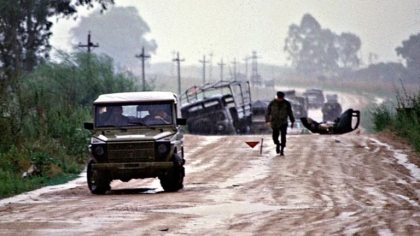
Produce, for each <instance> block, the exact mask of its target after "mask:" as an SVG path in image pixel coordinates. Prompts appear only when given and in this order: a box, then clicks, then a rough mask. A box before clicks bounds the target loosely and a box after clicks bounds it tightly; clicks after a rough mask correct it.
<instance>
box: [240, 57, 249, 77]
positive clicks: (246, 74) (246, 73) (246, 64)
mask: <svg viewBox="0 0 420 236" xmlns="http://www.w3.org/2000/svg"><path fill="white" fill-rule="evenodd" d="M249 59H251V57H249V56H248V55H246V56H245V58H244V59H242V60H244V61H245V79H246V80H247V81H248V61H249Z"/></svg>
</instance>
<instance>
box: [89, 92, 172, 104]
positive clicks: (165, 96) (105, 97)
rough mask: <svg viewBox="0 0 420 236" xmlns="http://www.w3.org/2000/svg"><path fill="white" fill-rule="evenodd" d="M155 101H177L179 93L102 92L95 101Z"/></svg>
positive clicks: (96, 102)
mask: <svg viewBox="0 0 420 236" xmlns="http://www.w3.org/2000/svg"><path fill="white" fill-rule="evenodd" d="M153 101H173V102H175V103H176V102H177V95H176V94H175V93H172V92H157V91H149V92H126V93H109V94H102V95H99V97H98V98H97V99H96V100H95V101H94V102H93V104H99V103H121V102H153Z"/></svg>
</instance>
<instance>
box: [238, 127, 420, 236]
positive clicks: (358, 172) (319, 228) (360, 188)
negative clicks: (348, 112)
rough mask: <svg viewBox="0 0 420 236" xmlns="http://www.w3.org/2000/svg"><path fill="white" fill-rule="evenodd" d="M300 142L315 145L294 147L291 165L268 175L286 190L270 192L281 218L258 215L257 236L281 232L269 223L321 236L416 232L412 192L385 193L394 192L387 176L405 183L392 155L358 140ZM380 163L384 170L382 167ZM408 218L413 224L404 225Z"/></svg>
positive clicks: (352, 137)
mask: <svg viewBox="0 0 420 236" xmlns="http://www.w3.org/2000/svg"><path fill="white" fill-rule="evenodd" d="M299 141H300V142H305V141H306V142H310V141H312V142H313V143H314V144H316V145H310V146H307V147H306V146H302V145H298V148H296V143H295V142H293V145H291V148H290V149H291V150H292V151H293V154H298V153H299V155H297V156H293V157H294V158H293V160H291V159H288V157H289V156H286V158H284V160H283V163H282V165H281V166H276V167H275V168H277V167H280V168H279V169H280V170H273V171H272V173H280V172H282V174H281V175H280V174H279V175H278V176H277V177H282V178H281V179H283V181H282V182H281V185H283V186H285V187H284V188H283V189H281V188H273V191H272V192H271V194H272V195H273V198H274V199H275V202H276V203H277V204H278V203H281V204H282V205H283V206H282V210H281V211H280V212H266V213H264V214H258V217H260V218H261V220H259V222H260V223H262V224H261V225H260V226H259V229H258V230H257V231H258V232H259V233H264V234H271V233H275V232H276V231H277V232H279V231H278V230H280V232H281V230H282V227H281V226H279V225H277V227H276V229H275V230H274V229H273V227H271V224H272V222H282V224H281V225H287V226H288V228H284V229H283V230H285V232H306V233H309V234H310V233H314V234H325V235H329V234H353V233H356V232H358V233H362V234H370V233H375V234H380V233H387V232H395V233H403V234H404V233H407V232H410V230H411V229H410V228H411V227H413V226H417V229H418V225H419V224H418V223H419V214H417V212H418V211H419V206H418V204H417V203H416V200H418V199H417V198H414V199H411V198H410V196H411V197H412V196H416V194H415V189H408V191H407V189H404V190H402V191H401V193H395V192H394V193H388V192H389V191H390V190H392V189H394V188H393V187H391V188H390V184H391V185H395V181H392V182H391V181H390V180H389V178H387V176H389V174H391V176H395V178H396V179H399V180H400V179H404V178H407V177H406V176H404V175H405V174H404V171H401V170H400V169H401V166H398V165H397V166H394V168H392V165H395V164H392V163H393V162H395V159H394V157H393V155H394V153H393V152H390V151H389V150H384V148H383V147H380V146H379V147H378V146H377V145H376V144H375V143H373V142H372V141H370V140H369V139H368V138H365V137H359V136H357V135H348V136H339V137H338V136H337V137H334V136H318V137H311V136H305V137H304V136H300V137H299ZM289 143H290V142H289ZM326 148H328V149H326ZM383 158H385V160H382V159H383ZM378 159H379V160H378ZM382 163H385V164H386V165H385V166H384V167H382ZM387 163H391V164H387ZM279 164H280V162H279ZM282 166H283V167H284V168H283V167H282ZM395 167H399V168H396V169H395ZM390 169H391V170H393V171H392V173H390ZM288 170H291V171H288ZM405 172H407V171H405ZM285 177H287V178H285ZM272 179H273V181H271V183H272V184H275V183H276V181H275V179H276V178H272ZM293 179H298V180H299V182H296V181H294V180H293ZM268 182H270V181H268ZM277 183H278V181H277ZM396 185H397V186H398V185H399V184H398V183H397V184H396ZM378 186H379V189H378ZM406 188H409V187H407V186H406ZM413 191H414V193H413ZM407 196H408V197H407ZM417 196H418V194H417ZM297 213H298V214H297ZM395 214H397V215H400V217H398V219H405V220H397V221H395ZM299 215H300V216H301V217H298V216H299ZM307 215H309V217H308V216H307ZM407 217H408V218H412V217H416V219H415V220H412V221H411V222H410V221H409V222H408V223H407ZM263 222H267V223H266V224H264V223H263ZM372 222H376V223H372ZM236 224H241V222H236ZM302 225H304V227H303V228H302ZM326 225H328V227H325V226H326ZM290 226H292V227H290ZM363 229H366V230H363ZM286 230H288V231H286ZM407 230H408V231H407Z"/></svg>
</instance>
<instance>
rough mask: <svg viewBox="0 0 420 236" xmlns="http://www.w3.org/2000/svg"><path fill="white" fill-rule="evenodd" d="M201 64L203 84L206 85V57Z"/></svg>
mask: <svg viewBox="0 0 420 236" xmlns="http://www.w3.org/2000/svg"><path fill="white" fill-rule="evenodd" d="M199 62H201V63H203V84H205V83H206V63H207V62H208V61H206V56H205V55H204V56H203V60H202V61H199Z"/></svg>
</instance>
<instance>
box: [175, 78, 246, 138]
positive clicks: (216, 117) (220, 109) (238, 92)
mask: <svg viewBox="0 0 420 236" xmlns="http://www.w3.org/2000/svg"><path fill="white" fill-rule="evenodd" d="M181 101H182V107H181V114H182V117H183V118H185V119H186V120H187V126H188V131H189V133H191V134H201V135H219V134H220V135H226V134H246V133H250V132H251V126H252V109H251V92H250V86H249V83H248V82H237V81H218V82H216V83H207V84H204V85H202V86H192V87H190V88H188V89H187V90H186V91H185V93H183V94H182V95H181Z"/></svg>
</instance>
